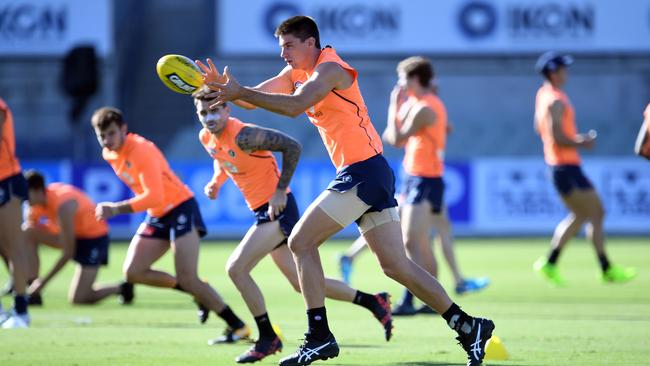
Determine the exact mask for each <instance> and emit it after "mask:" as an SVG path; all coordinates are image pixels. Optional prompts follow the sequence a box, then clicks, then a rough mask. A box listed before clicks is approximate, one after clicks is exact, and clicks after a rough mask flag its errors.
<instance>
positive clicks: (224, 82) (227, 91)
mask: <svg viewBox="0 0 650 366" xmlns="http://www.w3.org/2000/svg"><path fill="white" fill-rule="evenodd" d="M207 63H208V66H206V65H204V64H203V63H202V62H201V61H199V60H197V61H196V64H197V65H198V66H199V67H200V68H201V70H203V81H204V83H205V85H207V86H208V87H209V88H210V89H211V90H213V92H212V93H209V94H206V95H205V98H206V99H208V100H209V102H208V103H209V105H210V107H211V108H212V107H215V106H216V105H218V104H222V103H225V102H230V101H233V100H237V99H239V97H240V96H241V93H242V91H243V89H244V88H243V87H242V86H241V85H240V84H239V83H238V82H237V80H235V78H234V77H232V75H230V70H229V69H228V66H226V67H224V69H223V74H219V71H217V67H216V66H215V65H214V63H213V62H212V60H210V59H207Z"/></svg>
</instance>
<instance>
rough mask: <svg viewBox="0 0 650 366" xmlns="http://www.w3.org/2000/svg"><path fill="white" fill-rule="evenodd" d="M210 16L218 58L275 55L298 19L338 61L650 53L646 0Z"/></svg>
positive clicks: (429, 4) (355, 3)
mask: <svg viewBox="0 0 650 366" xmlns="http://www.w3.org/2000/svg"><path fill="white" fill-rule="evenodd" d="M216 12H217V14H216V18H215V19H217V21H216V22H215V25H216V27H217V29H216V30H215V31H216V33H217V37H216V41H217V44H216V49H217V51H218V52H220V53H221V54H223V55H278V54H279V48H278V40H277V39H276V38H274V37H273V33H274V30H275V28H276V27H277V25H278V24H279V23H280V22H281V21H282V20H284V19H286V18H288V17H290V16H293V15H299V14H300V15H309V16H311V17H313V18H314V19H315V20H316V22H317V23H318V25H319V30H320V38H321V43H322V46H325V45H327V44H330V45H332V46H333V47H334V48H336V49H337V50H338V51H339V52H340V53H342V54H344V55H346V54H347V55H350V54H396V53H397V54H413V53H415V54H422V53H445V54H481V53H486V54H489V53H498V54H502V53H531V52H532V53H539V52H543V51H547V50H549V49H554V50H558V51H569V52H573V53H580V52H584V53H589V52H592V53H593V52H623V53H624V52H631V53H639V52H644V53H648V52H650V42H648V39H650V16H648V14H649V13H650V0H626V1H623V2H618V1H600V0H576V1H559V0H456V1H428V0H412V1H398V0H304V1H288V0H259V1H253V2H249V3H247V4H246V6H242V4H241V1H236V0H221V1H219V2H218V6H217V9H216ZM243 29H245V31H243Z"/></svg>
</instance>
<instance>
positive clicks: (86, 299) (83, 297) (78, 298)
mask: <svg viewBox="0 0 650 366" xmlns="http://www.w3.org/2000/svg"><path fill="white" fill-rule="evenodd" d="M68 302H70V303H71V304H72V305H89V304H92V303H93V301H92V297H91V296H89V295H88V294H82V293H79V292H77V293H74V294H72V295H71V296H69V297H68Z"/></svg>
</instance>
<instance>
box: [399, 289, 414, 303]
mask: <svg viewBox="0 0 650 366" xmlns="http://www.w3.org/2000/svg"><path fill="white" fill-rule="evenodd" d="M401 304H402V305H411V306H413V294H412V293H411V291H409V290H408V289H407V288H405V289H404V295H402V302H401Z"/></svg>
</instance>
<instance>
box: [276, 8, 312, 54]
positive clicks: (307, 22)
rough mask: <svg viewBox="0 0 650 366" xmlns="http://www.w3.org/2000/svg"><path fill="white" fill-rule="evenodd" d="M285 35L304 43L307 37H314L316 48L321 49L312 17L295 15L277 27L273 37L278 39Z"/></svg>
mask: <svg viewBox="0 0 650 366" xmlns="http://www.w3.org/2000/svg"><path fill="white" fill-rule="evenodd" d="M286 34H290V35H292V36H295V37H297V38H299V39H300V41H301V42H304V41H305V40H306V39H307V38H309V37H314V39H315V40H316V47H317V48H321V47H320V35H319V34H318V25H316V21H314V19H313V18H312V17H308V16H306V15H296V16H293V17H291V18H289V19H286V20H285V21H284V22H282V23H280V25H278V27H277V28H276V29H275V33H274V35H275V36H276V37H280V36H283V35H286Z"/></svg>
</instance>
